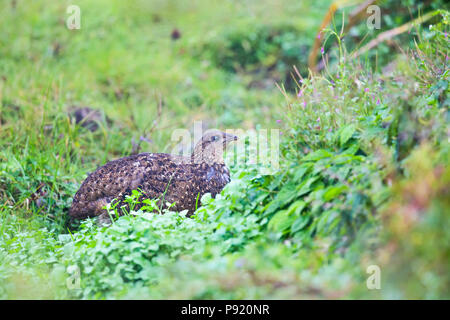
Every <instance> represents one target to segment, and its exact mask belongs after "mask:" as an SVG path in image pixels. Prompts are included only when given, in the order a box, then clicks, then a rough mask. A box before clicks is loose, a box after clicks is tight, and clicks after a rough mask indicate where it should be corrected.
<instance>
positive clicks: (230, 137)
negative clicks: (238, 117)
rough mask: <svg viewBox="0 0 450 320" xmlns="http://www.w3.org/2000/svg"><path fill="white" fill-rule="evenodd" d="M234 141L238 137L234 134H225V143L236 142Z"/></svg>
mask: <svg viewBox="0 0 450 320" xmlns="http://www.w3.org/2000/svg"><path fill="white" fill-rule="evenodd" d="M236 140H238V137H237V136H235V135H234V134H229V133H225V141H226V142H231V141H236Z"/></svg>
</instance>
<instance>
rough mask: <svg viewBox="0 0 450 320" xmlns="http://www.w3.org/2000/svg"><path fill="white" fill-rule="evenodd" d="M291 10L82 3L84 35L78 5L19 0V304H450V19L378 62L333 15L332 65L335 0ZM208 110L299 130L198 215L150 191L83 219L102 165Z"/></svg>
mask: <svg viewBox="0 0 450 320" xmlns="http://www.w3.org/2000/svg"><path fill="white" fill-rule="evenodd" d="M407 2H408V1H407ZM277 3H278V4H273V3H272V2H269V1H262V2H261V1H259V2H257V3H256V2H255V3H254V2H251V1H250V2H245V4H244V3H241V2H238V1H229V2H226V3H222V2H220V4H219V2H217V3H215V2H214V1H212V2H211V1H194V2H192V3H191V2H189V4H188V3H183V2H171V1H169V2H158V1H155V2H152V5H149V4H147V3H146V2H145V1H139V0H135V1H128V2H127V4H125V3H124V2H123V3H122V2H120V1H96V2H95V3H94V2H91V1H79V5H80V7H81V9H82V29H81V30H78V31H68V30H67V29H66V28H65V25H64V22H63V21H64V18H65V17H66V15H65V8H66V6H67V4H66V3H59V4H56V3H52V4H51V5H49V3H48V2H46V1H35V2H32V3H27V5H25V3H23V2H21V1H17V3H16V2H14V4H13V3H5V4H2V5H1V7H0V16H1V17H2V19H0V26H2V28H1V29H2V32H1V33H0V77H1V79H0V121H1V122H0V124H1V127H0V199H1V201H0V230H1V232H0V298H2V299H11V298H19V299H23V298H31V299H39V298H50V299H65V298H75V299H79V298H83V299H93V298H96V299H110V298H122V299H124V298H125V299H127V298H129V299H142V298H144V299H145V298H151V299H174V298H180V299H224V298H225V299H299V298H327V299H339V298H369V299H373V298H375V299H376V298H438V299H448V298H450V292H449V288H450V277H449V273H448V268H449V262H450V256H449V252H450V250H449V248H450V235H449V233H448V230H449V228H450V225H449V219H448V212H449V208H450V204H449V199H450V197H449V182H450V181H449V179H450V173H449V168H448V163H449V159H448V156H449V144H448V141H449V140H448V139H449V136H448V135H449V128H448V122H449V104H450V99H449V95H448V93H449V90H450V89H449V86H448V81H449V72H450V71H449V67H448V64H449V61H448V55H449V53H450V52H449V51H450V50H449V38H448V29H449V14H448V12H447V11H445V10H442V11H440V12H438V13H436V16H435V18H434V20H431V22H430V25H426V28H425V27H423V28H422V27H421V26H420V25H419V26H416V28H415V29H413V30H412V31H411V32H410V34H409V36H405V35H404V36H405V37H406V38H407V41H405V42H403V41H400V42H399V43H400V44H401V45H404V47H403V49H402V50H397V52H396V53H395V55H394V54H393V53H392V52H391V51H394V50H393V49H392V43H391V47H387V46H385V45H384V44H381V45H380V47H379V48H378V49H374V50H375V53H377V52H378V54H379V55H380V59H378V60H377V59H375V61H373V60H374V59H372V58H373V57H374V51H371V52H370V54H368V55H367V56H366V57H365V58H366V60H364V59H363V58H362V57H360V58H359V59H355V58H352V56H351V53H349V52H347V44H346V43H345V42H342V41H341V40H342V39H341V38H340V37H339V28H340V26H339V25H338V26H337V29H336V28H330V29H329V30H327V31H326V32H324V34H323V37H324V38H325V39H327V40H326V42H325V44H324V46H325V48H326V49H327V52H329V56H326V55H323V59H324V61H326V63H325V64H324V66H325V68H324V70H323V71H322V73H321V74H320V75H319V74H316V75H313V74H308V72H307V67H306V54H307V52H308V48H310V46H311V45H312V43H313V39H314V37H316V33H315V32H316V30H318V28H319V25H320V21H321V19H322V17H323V15H324V14H325V12H326V10H327V7H328V6H329V4H330V2H327V1H324V2H323V3H320V5H316V2H315V1H301V3H300V2H299V1H288V0H285V1H281V2H278V1H277ZM439 4H440V3H439ZM385 5H389V3H388V4H385ZM442 7H443V5H442V4H441V8H442ZM414 8H415V10H416V9H417V8H416V7H414ZM427 9H428V10H435V9H436V8H430V7H428V8H427ZM419 11H420V10H419ZM305 12H307V13H308V15H305ZM416 12H417V11H413V13H416ZM296 13H297V14H302V16H308V18H304V19H302V20H301V21H297V19H296V18H295V14H296ZM389 17H390V18H386V17H385V19H387V20H386V21H388V23H387V26H389V28H392V27H395V26H398V25H399V24H401V23H404V20H403V19H400V20H399V21H397V22H395V21H394V22H393V21H392V19H391V18H392V14H391V13H390V15H389ZM389 19H391V20H389ZM13 21H14V22H15V24H14V26H15V27H14V28H8V27H6V26H11V25H12V23H13ZM230 25H232V26H233V28H232V29H231V30H230V29H229V28H228V26H230ZM363 26H364V23H362V24H360V25H357V26H355V30H356V31H355V30H353V31H352V33H351V34H353V35H354V34H355V33H358V32H362V31H361V30H363ZM336 30H338V31H336ZM175 31H176V32H175ZM171 34H172V37H171ZM174 34H175V35H177V34H178V36H180V35H181V37H179V38H178V36H174ZM374 36H375V35H374V34H369V35H368V37H374ZM336 37H337V38H338V40H337V41H336ZM357 38H358V37H356V38H352V39H350V40H348V41H347V42H350V41H356V40H357ZM331 43H333V45H331ZM352 45H353V44H349V45H348V48H352ZM376 50H378V51H376ZM384 50H387V51H384ZM399 51H400V52H399ZM299 52H301V56H300V57H298V56H297V55H296V53H297V54H298V53H299ZM386 52H389V54H388V55H386V54H385V53H386ZM383 54H384V55H383ZM376 56H377V55H376V54H375V57H376ZM327 58H330V59H327ZM383 59H384V60H389V63H386V61H385V62H383V61H384V60H383ZM292 64H297V65H298V68H297V70H298V72H296V71H295V70H294V69H292ZM291 75H292V76H291ZM275 81H278V82H279V83H281V82H284V84H285V85H284V86H283V85H281V86H280V87H281V90H280V89H278V88H277V87H276V86H275V84H274V82H275ZM77 106H90V107H91V108H94V109H97V110H101V111H102V114H103V117H100V118H99V119H98V129H97V130H94V131H91V130H89V128H88V127H83V126H82V125H80V124H76V123H75V120H74V119H73V117H71V116H70V110H71V108H73V107H77ZM106 118H108V120H106ZM196 120H204V122H205V123H206V126H209V127H214V126H216V127H219V128H227V127H234V128H244V129H246V128H276V129H279V130H280V164H279V168H277V169H275V168H272V167H267V166H263V165H261V164H251V163H249V162H246V161H245V159H246V154H245V153H243V154H237V158H238V160H241V159H244V161H233V160H234V159H232V158H231V155H229V156H230V157H229V158H227V163H229V165H230V169H231V174H232V179H231V182H230V184H228V185H227V186H226V187H225V189H224V190H223V192H222V194H220V195H218V196H217V197H216V199H211V197H210V196H209V195H205V196H204V197H203V198H202V199H201V202H202V204H203V205H202V206H201V207H200V208H199V209H198V210H197V211H196V214H195V215H194V216H193V217H191V218H186V217H185V216H184V214H183V213H178V212H171V211H165V212H160V210H159V208H158V207H157V206H156V205H155V202H154V201H152V200H150V199H148V200H143V201H144V202H145V204H146V206H145V207H143V208H142V210H140V211H138V212H135V211H131V212H129V213H128V214H127V215H125V216H122V217H120V218H118V219H115V221H114V223H113V224H112V225H111V226H110V227H99V226H98V225H97V224H96V222H95V219H94V220H86V221H84V222H81V223H79V224H75V223H73V222H71V221H68V219H67V211H68V208H69V207H70V204H71V201H72V197H73V195H74V193H75V192H76V190H77V188H78V187H79V185H80V183H81V182H82V180H83V179H84V177H85V176H86V174H87V173H88V172H90V171H92V170H94V169H95V167H96V166H98V165H101V164H104V163H105V162H106V161H108V160H110V159H113V158H117V157H120V156H125V155H129V154H130V153H135V152H139V151H141V152H143V151H148V152H156V151H158V152H172V150H174V148H175V143H176V142H173V141H170V133H171V132H172V131H173V130H174V129H176V128H184V127H185V128H191V127H192V124H193V122H194V121H196ZM243 138H245V137H243ZM248 140H249V138H248V137H247V144H250V143H249V141H248ZM137 199H139V197H138V194H137V193H136V194H135V196H134V197H132V198H130V199H129V201H130V202H131V203H133V202H136V201H138V200H137ZM158 213H164V214H158ZM112 214H113V213H112ZM370 265H377V266H379V267H380V270H381V276H382V278H381V279H382V280H381V289H380V290H368V288H367V286H366V280H367V277H368V276H369V275H368V273H367V267H368V266H370Z"/></svg>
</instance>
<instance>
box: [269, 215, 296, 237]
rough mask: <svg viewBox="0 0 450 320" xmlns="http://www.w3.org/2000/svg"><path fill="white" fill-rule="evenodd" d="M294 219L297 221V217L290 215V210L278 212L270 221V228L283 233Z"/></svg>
mask: <svg viewBox="0 0 450 320" xmlns="http://www.w3.org/2000/svg"><path fill="white" fill-rule="evenodd" d="M294 219H295V216H294V215H292V214H289V211H288V210H281V211H278V212H277V213H276V214H275V215H274V216H273V217H272V219H270V221H269V224H268V228H269V230H271V231H275V232H283V231H285V230H287V229H288V228H289V227H290V226H291V224H292V222H293V221H294Z"/></svg>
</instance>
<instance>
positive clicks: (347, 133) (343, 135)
mask: <svg viewBox="0 0 450 320" xmlns="http://www.w3.org/2000/svg"><path fill="white" fill-rule="evenodd" d="M355 131H356V127H355V125H354V124H350V125H348V126H345V127H344V128H342V129H341V130H340V134H339V142H340V145H341V147H343V146H344V145H345V143H346V142H347V141H348V140H350V138H351V137H352V136H353V134H354V133H355Z"/></svg>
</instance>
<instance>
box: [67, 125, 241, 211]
mask: <svg viewBox="0 0 450 320" xmlns="http://www.w3.org/2000/svg"><path fill="white" fill-rule="evenodd" d="M236 139H237V137H236V136H234V135H230V134H227V133H223V132H220V131H217V130H212V131H210V132H208V133H206V134H205V135H204V136H203V137H202V138H201V140H200V141H199V142H198V143H197V145H196V146H195V148H194V151H193V153H192V155H191V156H190V157H182V156H176V155H171V154H166V153H141V154H137V155H133V156H130V157H125V158H121V159H117V160H114V161H110V162H108V163H107V164H105V165H104V166H101V167H99V168H98V169H97V170H96V171H95V172H93V173H91V174H90V175H89V176H88V177H87V178H86V180H85V181H84V182H83V183H82V185H81V187H80V189H79V190H78V192H77V193H76V194H75V197H74V199H73V203H72V207H71V208H70V211H69V215H70V216H71V217H73V218H76V219H84V218H87V217H95V216H101V215H102V216H103V217H105V215H106V214H107V213H106V210H105V209H104V207H105V206H106V205H107V204H108V203H110V202H111V201H112V200H113V199H117V200H118V201H119V203H120V205H123V202H122V201H123V200H124V199H125V197H126V196H127V195H130V194H131V192H132V190H135V189H140V190H141V191H142V193H143V196H144V197H145V198H149V199H156V198H159V199H160V201H161V203H162V205H165V204H166V203H175V205H174V207H172V210H175V211H182V210H188V215H191V214H192V213H193V212H194V211H195V209H196V207H197V206H198V205H200V204H199V200H198V199H200V198H201V196H202V195H204V194H205V193H211V195H212V196H213V197H215V195H216V194H218V193H220V192H221V190H222V189H223V187H224V186H225V185H226V184H227V183H228V182H229V181H230V173H229V170H228V168H227V167H226V165H225V164H224V162H223V150H224V148H225V147H226V146H227V144H228V143H229V142H231V141H234V140H236Z"/></svg>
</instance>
